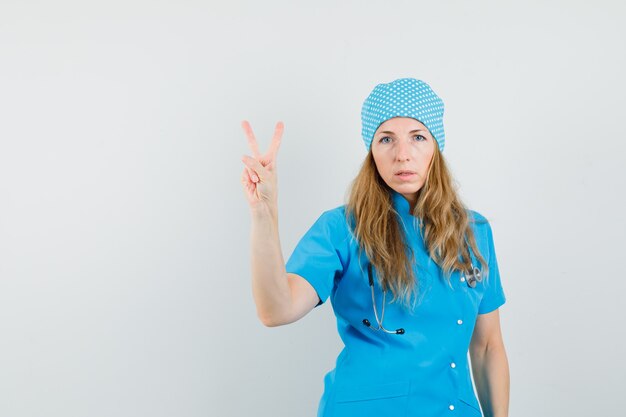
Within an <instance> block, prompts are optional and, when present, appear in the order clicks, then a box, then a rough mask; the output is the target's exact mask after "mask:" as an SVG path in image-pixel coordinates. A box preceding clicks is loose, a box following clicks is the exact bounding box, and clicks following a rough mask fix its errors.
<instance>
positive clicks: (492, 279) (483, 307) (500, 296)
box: [478, 223, 506, 314]
mask: <svg viewBox="0 0 626 417" xmlns="http://www.w3.org/2000/svg"><path fill="white" fill-rule="evenodd" d="M487 240H488V245H489V259H488V265H489V274H488V277H487V279H486V280H484V281H483V282H484V285H485V293H484V295H483V298H482V300H481V302H480V306H479V307H478V314H486V313H490V312H492V311H494V310H495V309H497V308H498V307H500V306H501V305H503V304H504V303H505V302H506V296H505V295H504V290H503V288H502V281H501V280H500V271H499V269H498V259H497V258H496V248H495V244H494V241H493V233H492V231H491V226H490V225H489V223H487Z"/></svg>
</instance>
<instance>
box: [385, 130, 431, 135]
mask: <svg viewBox="0 0 626 417" xmlns="http://www.w3.org/2000/svg"><path fill="white" fill-rule="evenodd" d="M423 131H424V129H415V130H411V131H410V132H409V133H415V132H423ZM378 133H379V134H382V133H384V134H386V135H395V132H391V131H389V130H383V131H382V132H378Z"/></svg>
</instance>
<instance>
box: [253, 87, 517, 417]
mask: <svg viewBox="0 0 626 417" xmlns="http://www.w3.org/2000/svg"><path fill="white" fill-rule="evenodd" d="M361 116H362V123H363V125H362V136H363V140H364V142H365V146H366V149H367V150H368V154H367V157H366V158H365V161H364V163H363V165H362V167H361V170H360V172H359V174H358V175H357V177H356V178H355V180H354V182H353V184H352V187H351V192H350V197H349V201H348V203H347V204H346V205H344V206H340V207H337V208H335V209H332V210H328V211H326V212H324V213H323V214H322V215H321V216H320V217H319V218H318V220H317V221H316V222H315V224H314V225H313V226H312V227H311V228H310V229H309V230H308V231H307V233H306V234H305V235H304V237H303V238H302V239H301V240H300V242H299V243H298V245H297V246H296V248H295V249H294V251H293V253H292V255H291V257H290V258H289V260H288V262H287V264H286V265H285V264H284V261H283V256H282V253H281V248H280V242H279V236H278V213H277V191H276V153H277V151H278V148H279V145H280V140H281V136H282V131H283V125H282V123H278V124H277V126H276V130H275V133H274V138H273V140H272V145H271V147H270V150H269V152H268V153H267V154H266V155H263V156H262V155H260V153H259V151H258V148H257V144H256V140H255V138H254V135H253V133H252V130H251V128H250V125H249V124H248V123H247V122H244V123H243V127H244V130H245V132H246V134H247V137H248V142H249V144H250V147H251V149H252V151H253V154H254V157H249V156H244V157H243V159H242V160H243V162H244V164H245V167H244V172H243V175H242V182H243V185H244V191H245V194H246V197H247V199H248V202H249V204H250V209H251V214H252V234H251V239H252V288H253V294H254V299H255V302H256V306H257V312H258V316H259V318H260V319H261V321H262V322H263V323H264V324H265V325H267V326H279V325H283V324H288V323H291V322H294V321H296V320H298V319H300V318H301V317H303V316H304V315H305V314H307V313H308V312H309V311H311V310H312V309H313V308H314V307H316V306H318V305H320V304H322V303H324V302H325V301H326V300H327V299H328V298H329V297H330V299H331V302H332V305H333V310H334V312H335V315H336V316H337V326H338V330H339V333H340V336H341V338H342V340H343V342H344V344H345V348H344V349H343V350H342V352H341V353H340V354H339V357H338V358H337V362H336V367H335V369H333V370H332V371H331V372H329V373H327V374H326V376H325V378H324V394H323V396H322V399H321V401H320V405H319V410H318V416H325V417H328V416H333V417H342V416H359V417H362V416H377V417H380V416H394V417H397V416H429V417H430V416H455V415H457V416H464V417H465V416H467V417H473V416H481V415H482V414H481V411H480V407H479V404H478V401H477V398H476V396H475V394H474V390H473V387H472V380H471V377H470V364H469V363H468V360H467V352H468V350H469V353H470V357H471V367H472V374H473V378H474V383H475V385H476V390H477V393H478V398H479V399H480V405H481V406H482V410H483V413H484V415H485V416H499V417H504V416H507V415H508V401H509V370H508V362H507V357H506V352H505V348H504V344H503V341H502V335H501V332H500V319H499V313H498V308H499V307H500V306H501V305H502V304H504V303H505V296H504V292H503V289H502V285H501V282H500V276H499V271H498V263H497V260H496V253H495V249H494V242H493V237H492V232H491V228H490V225H489V223H488V222H487V220H486V219H485V218H484V217H483V216H482V215H480V214H479V213H477V212H476V211H472V210H468V209H466V208H465V207H464V206H463V204H462V203H461V202H460V200H459V198H458V196H457V195H456V192H455V190H454V189H453V186H452V180H451V177H450V174H449V172H448V170H447V168H446V164H445V160H444V158H443V155H442V154H441V152H442V151H443V148H444V144H445V135H444V129H443V102H442V100H441V99H440V98H439V97H438V96H437V95H436V94H435V93H434V92H433V91H432V89H431V88H430V86H428V84H426V83H424V82H423V81H420V80H416V79H412V78H402V79H398V80H395V81H393V82H391V83H387V84H379V85H377V86H376V87H375V88H374V90H373V91H372V92H371V94H370V95H369V96H368V97H367V99H366V100H365V102H364V104H363V108H362V113H361ZM388 295H389V296H388Z"/></svg>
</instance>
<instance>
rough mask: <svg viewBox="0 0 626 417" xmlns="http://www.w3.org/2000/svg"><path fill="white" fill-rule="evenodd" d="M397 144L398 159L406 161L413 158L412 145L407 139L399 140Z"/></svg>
mask: <svg viewBox="0 0 626 417" xmlns="http://www.w3.org/2000/svg"><path fill="white" fill-rule="evenodd" d="M396 143H397V146H396V159H398V160H400V161H406V160H408V159H410V158H411V145H410V144H409V141H407V140H399V141H398V142H396Z"/></svg>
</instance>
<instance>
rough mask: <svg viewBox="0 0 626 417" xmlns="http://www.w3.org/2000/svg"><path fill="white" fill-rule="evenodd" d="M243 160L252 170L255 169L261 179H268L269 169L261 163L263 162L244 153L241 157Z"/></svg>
mask: <svg viewBox="0 0 626 417" xmlns="http://www.w3.org/2000/svg"><path fill="white" fill-rule="evenodd" d="M241 161H242V162H243V163H244V164H245V165H246V166H247V167H248V168H250V169H251V170H252V171H254V172H255V173H256V174H257V175H258V176H259V178H260V179H261V180H263V179H267V177H268V172H267V169H266V168H265V167H264V166H263V165H261V163H260V162H259V161H258V160H257V159H256V158H253V157H251V156H248V155H243V156H242V157H241Z"/></svg>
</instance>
